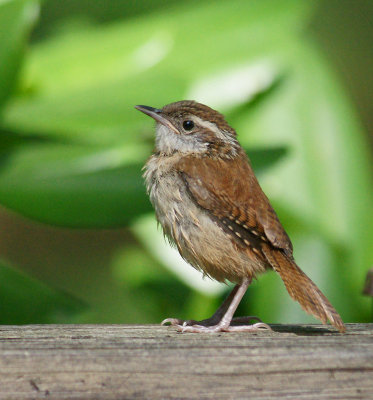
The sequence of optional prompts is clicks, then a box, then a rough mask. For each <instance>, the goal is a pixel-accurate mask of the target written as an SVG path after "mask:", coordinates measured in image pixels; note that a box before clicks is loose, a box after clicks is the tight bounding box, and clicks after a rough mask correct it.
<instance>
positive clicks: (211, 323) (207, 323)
mask: <svg viewBox="0 0 373 400" xmlns="http://www.w3.org/2000/svg"><path fill="white" fill-rule="evenodd" d="M252 320H255V321H258V322H256V323H255V324H252V325H237V324H242V323H247V322H248V321H252ZM231 323H233V324H234V325H230V324H229V325H228V324H226V323H222V322H217V321H215V320H213V319H212V318H209V319H204V320H202V321H195V320H187V321H185V320H182V319H178V318H167V319H165V320H163V321H162V323H161V325H172V326H175V327H176V328H177V330H178V331H179V332H193V333H214V332H255V331H263V330H270V331H271V330H272V328H271V327H270V326H269V325H268V324H266V323H264V322H262V321H261V320H260V319H259V318H258V317H253V316H249V317H237V318H233V319H232V321H231Z"/></svg>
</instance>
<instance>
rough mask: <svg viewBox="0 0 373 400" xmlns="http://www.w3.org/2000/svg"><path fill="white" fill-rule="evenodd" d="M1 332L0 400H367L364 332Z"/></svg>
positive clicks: (372, 359) (371, 387) (369, 334)
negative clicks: (45, 399) (46, 399)
mask: <svg viewBox="0 0 373 400" xmlns="http://www.w3.org/2000/svg"><path fill="white" fill-rule="evenodd" d="M272 327H273V329H274V330H275V331H274V332H272V333H270V332H260V333H255V334H253V333H250V334H249V333H219V334H209V335H202V334H200V335H197V334H180V333H176V332H175V330H174V329H173V328H170V327H161V326H154V325H146V326H135V325H32V326H2V327H0V399H17V400H20V399H42V398H49V399H280V398H281V399H318V400H320V399H339V400H340V399H372V398H373V324H348V325H347V333H346V334H345V335H341V334H339V333H335V332H332V331H331V330H330V331H329V330H328V329H326V328H325V327H323V326H321V325H312V326H299V325H298V326H292V325H289V326H288V325H273V326H272Z"/></svg>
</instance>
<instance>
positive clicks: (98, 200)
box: [0, 142, 150, 227]
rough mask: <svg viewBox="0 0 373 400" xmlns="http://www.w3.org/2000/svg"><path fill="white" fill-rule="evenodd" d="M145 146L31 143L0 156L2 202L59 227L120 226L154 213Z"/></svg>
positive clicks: (2, 153) (4, 152) (0, 153)
mask: <svg viewBox="0 0 373 400" xmlns="http://www.w3.org/2000/svg"><path fill="white" fill-rule="evenodd" d="M140 154H144V148H141V147H137V148H134V147H131V148H128V147H124V148H120V147H116V148H106V149H101V150H99V149H97V148H89V147H88V148H87V147H79V146H68V145H61V144H52V143H43V142H39V143H38V142H31V143H28V144H22V145H17V146H15V147H14V148H13V150H12V151H11V152H10V151H9V150H8V151H3V152H0V199H1V203H2V204H3V205H5V206H6V207H9V208H11V209H13V210H15V211H18V212H20V213H22V214H23V215H25V216H28V217H31V218H34V219H37V220H39V221H43V222H48V223H51V224H55V225H63V226H74V227H116V226H123V225H126V224H128V223H129V222H130V221H131V220H132V219H133V218H135V217H136V216H138V215H140V214H142V213H144V212H146V211H149V210H150V202H149V200H148V198H147V196H146V195H145V187H144V184H143V181H142V178H141V168H142V164H138V163H136V162H135V160H134V157H133V155H136V157H140Z"/></svg>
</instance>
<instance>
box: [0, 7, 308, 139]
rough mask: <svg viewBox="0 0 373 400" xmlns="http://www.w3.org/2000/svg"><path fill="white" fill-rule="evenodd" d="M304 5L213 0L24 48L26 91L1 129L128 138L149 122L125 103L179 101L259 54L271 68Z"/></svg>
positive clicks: (295, 28) (299, 19)
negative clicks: (200, 83) (204, 81)
mask: <svg viewBox="0 0 373 400" xmlns="http://www.w3.org/2000/svg"><path fill="white" fill-rule="evenodd" d="M312 3H313V2H299V1H294V0H282V1H281V7H278V6H276V7H274V6H273V2H272V1H251V2H247V1H244V0H235V1H234V2H222V1H220V2H212V3H201V4H200V5H198V6H194V7H189V6H188V5H183V6H179V7H178V8H175V9H173V10H163V12H162V13H159V14H156V13H155V14H151V15H145V16H144V17H142V18H137V19H134V20H125V21H124V22H122V23H120V22H118V23H115V24H111V25H108V26H106V27H103V26H100V27H96V28H95V29H93V28H87V27H86V26H83V27H82V28H79V27H77V28H72V29H71V31H67V32H64V33H63V34H60V35H58V36H55V37H51V38H50V39H48V40H45V41H43V42H41V43H39V44H36V45H34V46H33V47H32V52H31V54H30V57H29V58H28V62H27V65H26V68H25V76H24V80H23V82H24V83H23V87H24V89H25V90H26V91H28V95H27V96H19V97H18V98H17V99H14V100H13V102H12V104H11V105H10V106H9V107H8V109H7V113H6V115H5V120H4V127H5V128H6V129H9V130H12V131H15V132H17V131H18V132H22V133H24V134H38V135H40V134H42V135H45V136H47V137H63V138H65V139H68V140H71V141H74V142H84V143H97V144H104V143H105V144H108V143H110V144H113V143H114V142H117V143H123V142H128V141H136V140H138V133H139V132H141V130H143V129H145V128H146V127H148V126H151V122H150V120H146V119H144V117H143V116H142V115H141V114H140V113H138V112H137V111H135V110H134V109H133V106H134V105H135V104H148V105H152V106H163V105H164V104H167V103H170V102H171V101H175V100H180V99H183V98H185V96H186V95H187V94H188V92H189V89H190V88H191V87H192V86H193V85H194V83H197V82H198V81H200V80H201V79H205V78H206V77H207V76H210V75H211V73H213V72H217V71H224V70H227V69H228V70H229V69H231V68H232V67H238V66H240V65H242V64H245V65H246V64H247V63H248V62H249V61H251V62H257V61H258V60H262V59H267V58H268V59H269V60H268V62H270V63H271V64H274V67H275V66H276V65H277V61H278V57H277V54H278V53H279V54H281V53H282V52H283V49H285V50H286V49H288V48H289V45H290V47H291V43H292V42H294V41H295V40H297V37H296V32H297V31H298V30H300V29H301V27H302V25H303V20H304V19H305V18H306V16H307V15H308V14H309V12H310V8H311V6H312ZM237 10H240V12H237ZM216 21H219V29H218V30H217V29H216ZM269 26H270V29H268V27H269ZM201 27H203V35H201V34H200V31H201ZM186 32H188V33H187V34H186ZM232 43H234V46H233V45H232ZM197 100H198V99H197Z"/></svg>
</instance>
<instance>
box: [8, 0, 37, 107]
mask: <svg viewBox="0 0 373 400" xmlns="http://www.w3.org/2000/svg"><path fill="white" fill-rule="evenodd" d="M38 4H39V3H38V1H36V0H10V1H2V2H0V54H1V58H0V109H1V106H2V105H3V103H4V102H5V101H6V99H7V98H8V97H9V96H10V94H11V93H12V91H13V90H14V87H15V84H16V81H17V80H16V78H17V76H18V71H19V68H20V65H21V62H22V60H23V55H24V50H25V43H26V39H27V36H28V34H29V32H30V28H31V26H32V25H33V23H34V21H35V19H36V16H37V14H38V10H39V6H38Z"/></svg>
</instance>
